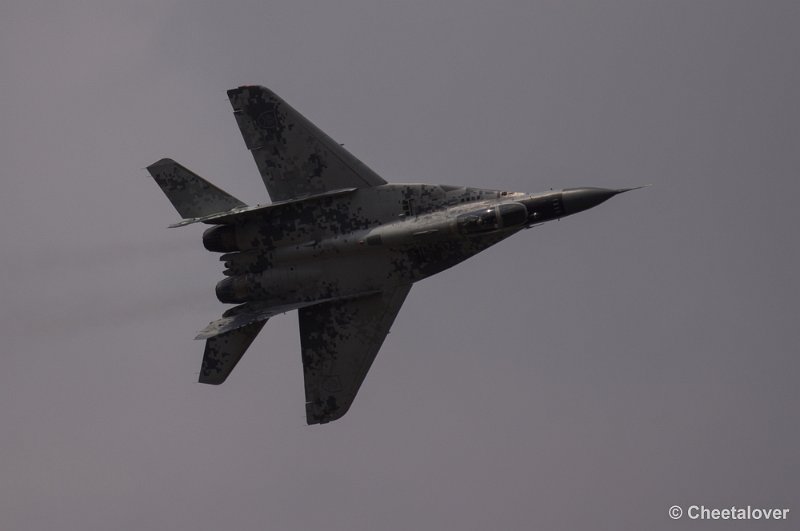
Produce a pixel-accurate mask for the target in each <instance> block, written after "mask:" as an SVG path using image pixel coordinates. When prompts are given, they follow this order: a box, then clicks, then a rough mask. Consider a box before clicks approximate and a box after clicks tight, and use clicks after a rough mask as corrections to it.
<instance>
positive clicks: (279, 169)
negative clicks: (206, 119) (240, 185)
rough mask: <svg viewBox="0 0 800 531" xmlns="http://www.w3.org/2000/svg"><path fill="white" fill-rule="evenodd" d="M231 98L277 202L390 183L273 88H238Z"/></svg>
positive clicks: (235, 111)
mask: <svg viewBox="0 0 800 531" xmlns="http://www.w3.org/2000/svg"><path fill="white" fill-rule="evenodd" d="M228 98H229V99H230V101H231V105H232V106H233V114H234V116H235V117H236V122H237V123H238V124H239V129H240V130H241V132H242V136H243V137H244V141H245V144H246V145H247V149H249V150H250V151H252V152H253V157H254V158H255V160H256V165H257V166H258V171H259V173H261V178H262V179H264V184H265V185H266V187H267V192H269V196H270V198H272V200H273V201H283V200H287V199H295V198H298V197H302V196H305V195H311V194H320V193H324V192H329V191H331V190H340V189H343V188H365V187H370V186H378V185H381V184H386V181H384V180H383V179H381V178H380V177H379V176H378V174H376V173H375V172H373V171H372V170H371V169H369V168H368V167H367V166H366V165H364V163H362V162H361V161H359V160H358V159H357V158H355V157H354V156H353V155H351V154H350V153H349V152H348V151H347V150H346V149H344V148H343V147H342V146H341V145H339V144H337V143H336V142H335V141H334V140H333V139H331V138H330V137H329V136H328V135H326V134H325V133H323V132H322V131H321V130H320V129H318V128H317V127H316V126H315V125H314V124H313V123H311V122H310V121H308V120H307V119H306V118H305V117H303V115H301V114H300V113H299V112H297V111H296V110H294V109H293V108H292V107H290V106H289V104H287V103H286V102H285V101H283V100H282V99H281V98H279V97H278V96H277V95H276V94H275V93H274V92H272V91H271V90H269V89H267V88H264V87H258V86H249V87H239V88H235V89H232V90H229V91H228Z"/></svg>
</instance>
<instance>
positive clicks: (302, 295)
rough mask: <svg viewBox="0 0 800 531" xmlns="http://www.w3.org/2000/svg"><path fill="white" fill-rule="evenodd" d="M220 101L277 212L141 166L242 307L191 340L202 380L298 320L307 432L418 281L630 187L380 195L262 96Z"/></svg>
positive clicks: (419, 189)
mask: <svg viewBox="0 0 800 531" xmlns="http://www.w3.org/2000/svg"><path fill="white" fill-rule="evenodd" d="M228 95H229V97H230V100H231V104H232V106H233V109H234V115H235V117H236V120H237V123H238V124H239V127H240V129H241V132H242V136H243V137H244V139H245V143H246V145H247V147H248V148H249V149H250V150H251V151H252V152H253V156H254V158H255V160H256V164H257V166H258V169H259V172H260V173H261V176H262V178H263V180H264V183H265V185H266V187H267V190H268V192H269V194H270V196H271V197H272V199H273V201H274V202H273V203H271V204H267V205H263V206H261V205H259V206H254V207H248V206H246V205H244V204H243V203H241V202H240V201H238V200H237V199H235V198H233V197H232V196H229V195H228V194H226V193H225V192H223V191H222V190H219V189H218V188H216V187H215V186H213V185H211V184H210V183H208V182H206V181H205V180H203V179H202V178H200V177H199V176H197V175H196V174H194V173H191V172H189V170H186V169H185V168H183V167H182V166H180V165H179V164H177V163H175V162H174V161H171V160H169V159H162V160H161V161H159V162H157V163H155V164H153V165H151V166H150V167H149V168H148V170H149V171H150V173H151V175H152V176H153V177H154V178H155V180H156V182H157V183H158V184H159V186H161V188H162V190H163V191H164V193H165V194H166V195H167V197H168V198H169V199H170V201H172V203H173V205H174V206H175V208H176V209H177V210H178V212H179V213H180V214H181V215H182V216H183V217H184V219H183V220H182V221H181V222H179V223H176V224H175V225H174V226H182V225H186V224H190V223H196V222H203V223H206V224H209V225H212V227H211V228H209V229H208V230H206V232H205V233H204V234H203V244H204V245H205V247H206V248H207V249H208V250H209V251H212V252H217V253H221V254H220V260H221V261H222V262H223V264H224V269H223V275H224V276H225V278H224V279H223V280H221V281H220V282H219V283H218V284H217V287H216V292H217V297H218V299H219V300H220V301H221V302H223V303H230V304H236V305H237V306H234V307H232V308H230V309H229V310H228V311H226V312H225V313H224V314H223V316H222V318H221V319H219V320H217V321H214V322H212V323H210V324H209V326H207V327H206V328H205V329H204V330H202V331H201V332H200V334H198V336H197V338H198V339H205V340H206V349H205V352H204V356H203V363H202V367H201V371H200V378H199V380H200V382H202V383H210V384H220V383H222V382H223V381H225V379H226V378H227V377H228V375H229V374H230V373H231V371H232V370H233V368H234V367H235V366H236V364H237V363H238V361H239V360H240V359H241V357H242V355H243V354H244V352H245V350H247V348H248V347H249V346H250V344H251V343H252V342H253V340H254V338H255V337H256V335H257V334H258V333H259V331H260V330H261V328H262V327H263V325H264V323H265V322H266V321H267V320H268V319H269V318H270V317H272V316H274V315H277V314H279V313H284V312H287V311H293V310H297V311H298V316H299V326H300V338H301V351H302V357H301V359H302V362H303V373H304V381H305V394H306V420H307V422H308V423H309V424H322V423H325V422H330V421H332V420H336V419H338V418H340V417H341V416H342V415H344V414H345V413H346V412H347V411H348V409H349V408H350V406H351V404H352V402H353V400H354V398H355V396H356V394H357V392H358V389H359V387H360V386H361V384H362V382H363V380H364V378H365V376H366V374H367V371H368V370H369V368H370V366H371V365H372V362H373V360H374V359H375V356H376V355H377V353H378V350H379V349H380V347H381V345H382V343H383V341H384V339H385V337H386V335H387V334H388V332H389V329H390V327H391V325H392V323H393V322H394V319H395V317H396V316H397V313H398V311H399V310H400V307H401V306H402V304H403V301H404V300H405V298H406V296H407V295H408V293H409V291H410V289H411V285H412V284H413V283H415V282H417V281H419V280H422V279H424V278H427V277H429V276H431V275H434V274H436V273H439V272H441V271H444V270H445V269H448V268H450V267H452V266H454V265H456V264H458V263H460V262H462V261H464V260H466V259H467V258H469V257H471V256H474V255H475V254H477V253H479V252H481V251H483V250H485V249H487V248H488V247H490V246H492V245H494V244H495V243H497V242H499V241H501V240H503V239H505V238H507V237H509V236H511V235H513V234H515V233H516V232H519V231H520V230H522V229H525V228H530V227H533V226H537V225H540V224H542V223H545V222H547V221H550V220H554V219H560V218H561V217H564V216H568V215H571V214H574V213H577V212H581V211H583V210H586V209H588V208H592V207H594V206H596V205H598V204H600V203H602V202H604V201H606V200H607V199H609V198H610V197H613V196H614V195H616V194H619V193H621V192H624V191H627V190H628V189H602V188H572V189H566V190H557V191H547V192H543V193H539V194H526V193H520V192H506V191H500V190H485V189H478V188H466V187H457V186H446V185H433V184H396V183H395V184H389V183H386V181H384V180H383V179H381V178H380V177H379V176H378V175H377V174H375V173H374V172H373V171H372V170H370V169H369V168H367V167H366V166H364V165H363V164H362V163H361V162H360V161H358V159H356V158H355V157H353V155H351V154H350V153H348V152H347V151H345V150H344V149H343V148H342V147H341V146H340V145H339V144H337V143H336V142H334V141H333V140H331V139H330V137H328V136H327V135H325V134H324V133H322V132H321V131H320V130H319V129H317V128H316V127H315V126H314V125H313V124H312V123H311V122H309V121H308V120H307V119H305V118H304V117H303V116H302V115H300V114H299V113H298V112H297V111H295V110H294V109H293V108H292V107H290V106H289V105H288V104H286V102H284V101H283V100H282V99H280V98H278V96H276V95H275V94H274V93H272V92H271V91H269V90H268V89H265V88H263V87H239V88H237V89H233V90H230V91H228Z"/></svg>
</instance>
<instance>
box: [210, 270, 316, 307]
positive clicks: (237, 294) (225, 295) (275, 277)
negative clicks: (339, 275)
mask: <svg viewBox="0 0 800 531" xmlns="http://www.w3.org/2000/svg"><path fill="white" fill-rule="evenodd" d="M319 276H320V271H319V270H318V269H317V268H315V267H308V266H305V267H304V266H300V267H296V266H290V267H281V268H278V269H270V270H268V271H263V272H261V273H256V274H251V275H235V276H232V277H228V278H226V279H224V280H222V281H220V282H219V283H218V284H217V287H216V292H217V298H218V299H219V301H220V302H224V303H230V304H240V303H243V302H248V301H263V300H284V299H290V298H292V297H294V296H296V295H297V294H298V293H300V292H306V291H308V292H314V291H316V289H317V287H316V284H317V281H318V280H319Z"/></svg>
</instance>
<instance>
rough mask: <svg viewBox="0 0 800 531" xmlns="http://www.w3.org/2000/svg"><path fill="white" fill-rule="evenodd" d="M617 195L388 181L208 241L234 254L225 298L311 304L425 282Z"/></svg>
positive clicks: (234, 226)
mask: <svg viewBox="0 0 800 531" xmlns="http://www.w3.org/2000/svg"><path fill="white" fill-rule="evenodd" d="M616 192H617V191H605V190H599V189H573V190H565V191H561V190H559V191H549V192H544V193H539V194H524V193H518V192H504V191H499V190H483V189H477V188H461V187H452V186H437V185H426V184H386V185H382V186H376V187H372V188H361V189H356V190H353V191H351V192H346V193H342V194H338V195H326V196H323V197H318V198H313V197H311V198H308V199H306V200H304V201H299V202H296V203H294V204H288V205H280V206H278V207H276V208H266V209H264V210H263V211H258V212H254V213H248V214H244V215H241V214H240V215H239V216H238V217H239V218H241V219H237V218H236V217H234V218H232V221H233V222H232V223H229V224H226V225H220V226H217V227H213V228H211V229H209V230H207V231H206V233H205V235H204V238H203V241H204V244H205V246H206V248H207V249H209V250H211V251H216V252H225V253H226V254H224V255H223V256H222V257H221V260H222V261H223V262H224V263H225V266H226V269H225V272H224V273H225V275H226V276H227V277H228V278H226V279H224V280H222V281H221V282H219V283H218V284H217V287H216V293H217V297H218V298H219V300H220V301H221V302H224V303H237V304H238V303H244V302H254V301H259V302H265V303H269V304H292V303H296V302H310V301H315V300H325V299H331V298H341V297H348V296H357V295H362V294H364V293H368V292H371V291H379V290H380V289H382V286H386V285H404V284H409V283H413V282H417V281H419V280H422V279H424V278H426V277H428V276H431V275H434V274H436V273H439V272H441V271H443V270H445V269H447V268H449V267H452V266H454V265H456V264H458V263H459V262H462V261H464V260H466V259H467V258H469V257H471V256H474V255H475V254H477V253H479V252H480V251H483V250H484V249H486V248H488V247H490V246H491V245H494V244H495V243H497V242H499V241H501V240H503V239H505V238H507V237H509V236H511V235H512V234H514V233H516V232H517V231H519V230H521V229H523V228H526V227H530V226H532V225H537V224H540V223H544V222H546V221H550V220H553V219H558V218H561V217H564V216H566V215H569V214H571V213H574V212H576V211H578V209H576V207H577V206H578V205H576V204H575V201H574V196H575V195H576V194H578V195H581V194H583V195H581V197H585V196H586V195H587V194H589V195H591V194H594V195H595V199H594V204H597V203H598V202H602V201H604V200H605V199H607V198H608V197H611V196H612V195H614V194H615V193H616ZM598 194H599V195H598ZM565 195H566V197H567V198H568V199H567V201H565V200H564V197H565ZM570 198H573V200H572V201H571V202H570ZM589 201H590V202H591V201H592V200H591V199H589ZM594 204H592V205H591V206H594ZM570 206H572V209H571V210H567V209H568V208H570ZM587 208H588V207H587ZM583 209H584V208H580V210H583ZM356 271H358V272H357V273H356Z"/></svg>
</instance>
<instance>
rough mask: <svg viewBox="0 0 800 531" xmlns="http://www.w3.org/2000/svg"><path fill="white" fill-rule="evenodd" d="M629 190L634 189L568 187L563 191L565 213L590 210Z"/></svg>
mask: <svg viewBox="0 0 800 531" xmlns="http://www.w3.org/2000/svg"><path fill="white" fill-rule="evenodd" d="M628 190H632V188H621V189H618V190H612V189H609V188H567V189H565V190H563V191H562V192H561V200H562V201H563V203H564V213H565V214H566V215H567V216H569V215H570V214H575V213H577V212H582V211H584V210H588V209H590V208H592V207H596V206H597V205H599V204H600V203H602V202H604V201H608V200H609V199H611V198H612V197H614V196H615V195H617V194H621V193H622V192H627V191H628Z"/></svg>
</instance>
